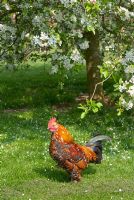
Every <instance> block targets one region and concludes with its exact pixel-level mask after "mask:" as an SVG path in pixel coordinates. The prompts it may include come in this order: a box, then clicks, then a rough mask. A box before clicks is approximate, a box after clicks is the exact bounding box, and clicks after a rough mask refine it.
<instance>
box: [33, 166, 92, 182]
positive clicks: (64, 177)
mask: <svg viewBox="0 0 134 200" xmlns="http://www.w3.org/2000/svg"><path fill="white" fill-rule="evenodd" d="M34 171H35V172H36V173H37V174H39V176H41V177H46V178H47V179H49V180H53V181H58V182H70V180H71V179H70V175H69V174H68V173H67V172H66V171H64V170H63V169H61V168H56V167H55V168H53V169H51V168H48V167H47V168H36V169H34ZM95 173H96V170H95V169H94V168H93V167H92V166H90V167H88V168H86V169H85V170H84V171H83V173H82V176H84V174H95Z"/></svg>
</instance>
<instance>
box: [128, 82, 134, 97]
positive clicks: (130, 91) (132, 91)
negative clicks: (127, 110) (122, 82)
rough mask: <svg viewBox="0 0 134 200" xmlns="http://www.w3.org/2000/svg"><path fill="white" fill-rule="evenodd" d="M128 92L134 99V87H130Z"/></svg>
mask: <svg viewBox="0 0 134 200" xmlns="http://www.w3.org/2000/svg"><path fill="white" fill-rule="evenodd" d="M127 92H128V93H129V94H130V96H131V97H134V85H132V86H130V87H129V89H128V91H127Z"/></svg>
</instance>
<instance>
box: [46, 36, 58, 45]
mask: <svg viewBox="0 0 134 200" xmlns="http://www.w3.org/2000/svg"><path fill="white" fill-rule="evenodd" d="M48 44H49V45H50V46H51V45H55V44H56V38H54V37H50V38H49V39H48Z"/></svg>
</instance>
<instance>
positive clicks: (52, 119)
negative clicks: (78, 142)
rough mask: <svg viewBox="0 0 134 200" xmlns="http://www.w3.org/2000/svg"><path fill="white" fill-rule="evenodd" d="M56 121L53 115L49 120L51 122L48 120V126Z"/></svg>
mask: <svg viewBox="0 0 134 200" xmlns="http://www.w3.org/2000/svg"><path fill="white" fill-rule="evenodd" d="M55 122H56V118H55V117H52V118H51V119H50V120H49V122H48V128H49V127H50V126H51V125H52V124H53V123H55Z"/></svg>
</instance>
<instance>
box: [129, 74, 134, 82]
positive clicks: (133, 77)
mask: <svg viewBox="0 0 134 200" xmlns="http://www.w3.org/2000/svg"><path fill="white" fill-rule="evenodd" d="M129 82H130V83H133V84H134V75H133V76H132V77H131V79H130V80H129Z"/></svg>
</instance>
